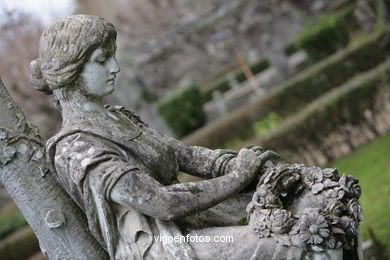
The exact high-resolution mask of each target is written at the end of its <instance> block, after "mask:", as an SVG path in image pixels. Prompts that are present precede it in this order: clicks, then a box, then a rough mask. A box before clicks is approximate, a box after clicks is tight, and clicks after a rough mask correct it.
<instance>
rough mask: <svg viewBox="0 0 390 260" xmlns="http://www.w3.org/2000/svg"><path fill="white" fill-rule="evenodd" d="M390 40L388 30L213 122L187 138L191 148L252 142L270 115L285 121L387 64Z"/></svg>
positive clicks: (357, 44)
mask: <svg viewBox="0 0 390 260" xmlns="http://www.w3.org/2000/svg"><path fill="white" fill-rule="evenodd" d="M386 37H390V31H389V29H385V30H383V31H381V32H378V33H376V34H374V35H371V36H370V37H367V38H365V39H364V40H363V41H360V42H359V43H356V44H354V45H353V46H351V47H349V48H348V49H346V50H344V51H342V52H339V53H337V54H335V55H333V56H331V57H329V58H328V59H326V60H323V61H321V62H320V63H318V64H316V65H314V66H312V67H311V68H309V69H307V70H306V71H304V72H303V73H301V74H299V75H297V76H295V77H293V78H291V79H290V80H289V81H287V82H285V83H283V84H282V85H281V86H278V87H275V89H273V90H272V91H270V93H268V94H267V95H266V96H263V97H260V98H259V99H258V100H257V101H256V102H255V103H252V104H248V105H247V106H244V107H242V108H240V109H239V110H237V111H234V112H233V113H231V114H229V116H228V117H225V118H222V119H220V120H217V121H216V122H213V123H211V124H209V125H207V127H205V128H204V129H201V130H199V131H197V132H196V133H194V134H193V135H191V136H189V137H188V138H186V142H188V143H189V144H196V145H203V146H209V147H214V148H217V147H223V146H224V144H225V143H227V142H229V141H230V140H232V139H235V138H237V137H240V138H246V139H247V138H251V136H253V134H254V133H253V129H252V125H253V124H254V122H256V121H258V120H262V118H263V117H264V116H266V115H267V114H268V113H269V112H275V113H276V114H277V115H278V117H279V118H280V119H281V120H283V118H285V117H287V116H288V115H290V114H292V113H295V112H296V111H298V110H299V109H301V108H303V107H304V106H305V105H307V104H308V103H310V102H311V101H312V100H314V99H316V98H318V97H319V96H321V95H322V94H324V93H326V92H328V91H330V90H331V89H333V88H336V87H338V86H340V85H342V84H343V83H345V82H346V81H347V80H348V79H350V78H351V77H353V76H356V75H357V74H359V73H361V72H364V71H367V70H370V69H372V68H374V67H375V66H377V65H378V64H379V63H381V62H383V61H384V60H385V59H386V57H387V56H388V55H389V54H390V46H388V45H386V44H384V43H385V41H384V39H385V38H386Z"/></svg>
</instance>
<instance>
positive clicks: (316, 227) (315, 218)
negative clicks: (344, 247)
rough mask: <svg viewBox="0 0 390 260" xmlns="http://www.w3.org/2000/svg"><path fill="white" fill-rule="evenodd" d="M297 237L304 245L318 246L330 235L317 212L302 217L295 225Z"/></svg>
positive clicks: (326, 225) (324, 221) (323, 220)
mask: <svg viewBox="0 0 390 260" xmlns="http://www.w3.org/2000/svg"><path fill="white" fill-rule="evenodd" d="M297 231H298V234H297V237H298V238H299V239H300V240H301V242H303V243H304V244H309V245H318V244H321V243H322V242H323V241H324V238H327V237H328V236H329V234H330V232H329V229H328V224H327V223H326V220H325V218H324V217H323V216H321V215H320V214H319V213H318V212H312V213H310V214H307V215H303V216H302V217H301V218H300V219H299V221H298V224H297Z"/></svg>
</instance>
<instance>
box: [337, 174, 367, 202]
mask: <svg viewBox="0 0 390 260" xmlns="http://www.w3.org/2000/svg"><path fill="white" fill-rule="evenodd" d="M358 183H359V180H358V179H356V178H355V177H353V176H351V175H343V176H342V177H341V178H340V180H339V184H340V186H341V187H342V188H343V189H344V190H345V191H346V193H347V194H348V195H349V196H350V197H352V198H357V199H358V198H360V195H361V193H362V190H361V188H360V186H359V185H358Z"/></svg>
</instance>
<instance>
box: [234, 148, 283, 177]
mask: <svg viewBox="0 0 390 260" xmlns="http://www.w3.org/2000/svg"><path fill="white" fill-rule="evenodd" d="M254 148H258V146H257V147H254ZM277 158H279V155H278V154H277V153H275V152H273V151H265V152H263V151H262V149H253V148H251V149H247V148H243V149H241V150H240V152H239V153H238V155H237V157H236V158H235V159H234V166H233V169H232V172H231V174H232V175H233V176H234V177H236V178H239V179H242V180H244V181H250V180H253V178H254V177H256V176H257V174H258V173H259V172H260V169H261V168H262V167H263V165H264V163H265V162H266V161H268V160H271V159H277Z"/></svg>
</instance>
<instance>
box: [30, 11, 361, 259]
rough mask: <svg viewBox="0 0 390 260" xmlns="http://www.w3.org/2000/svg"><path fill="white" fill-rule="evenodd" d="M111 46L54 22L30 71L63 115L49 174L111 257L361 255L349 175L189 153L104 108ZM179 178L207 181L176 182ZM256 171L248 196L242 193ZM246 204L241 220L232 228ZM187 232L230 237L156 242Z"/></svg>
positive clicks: (78, 27) (252, 155)
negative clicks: (222, 240) (220, 240)
mask: <svg viewBox="0 0 390 260" xmlns="http://www.w3.org/2000/svg"><path fill="white" fill-rule="evenodd" d="M115 40H116V31H115V29H114V27H113V25H112V24H111V23H109V22H106V21H105V20H103V19H102V18H100V17H96V16H89V15H74V16H69V17H66V18H62V19H59V20H57V21H55V22H54V23H53V24H51V25H50V26H48V28H47V29H46V30H45V31H44V32H43V34H42V37H41V40H40V44H39V58H38V59H36V60H34V61H32V62H31V65H30V70H31V81H32V84H33V86H34V88H36V89H37V90H39V91H42V92H44V93H46V94H53V96H54V100H55V103H56V105H57V107H58V108H59V109H60V111H61V113H62V118H63V123H62V129H61V131H60V132H59V133H57V134H56V135H55V136H54V137H52V138H51V139H49V140H48V142H47V145H46V155H47V158H48V164H49V167H50V168H51V171H52V173H53V174H54V176H55V178H56V180H57V181H58V182H59V183H60V185H61V186H62V187H63V188H64V189H65V190H66V191H67V193H68V194H69V195H70V197H71V198H72V199H73V200H74V201H75V202H76V204H77V205H78V206H79V207H80V208H81V209H82V210H83V212H84V213H85V215H86V217H87V220H88V226H89V229H90V231H91V233H92V235H93V237H94V238H95V239H96V240H97V241H98V242H99V244H100V245H101V246H102V247H103V248H104V249H105V250H106V251H107V252H108V254H109V256H110V258H111V259H342V258H343V257H346V254H347V255H348V254H350V255H351V259H357V258H358V250H357V248H358V239H357V238H358V236H357V235H358V223H359V221H360V219H361V208H360V205H359V203H358V201H357V199H358V198H359V196H360V187H359V186H358V185H357V180H356V179H354V178H353V177H351V176H346V175H345V176H342V177H340V176H339V175H338V174H337V171H335V170H333V169H324V170H322V169H320V168H318V167H306V166H304V165H299V164H297V165H284V164H279V165H276V166H275V165H273V164H272V162H271V161H270V160H271V159H276V158H277V157H278V155H277V154H276V153H274V152H272V151H263V149H261V148H260V147H258V146H255V147H252V148H248V149H247V148H244V149H241V150H240V151H239V152H238V153H237V152H235V151H232V150H223V149H218V150H210V149H208V148H204V147H197V146H188V145H185V144H184V143H182V142H180V141H178V140H175V139H173V138H170V137H167V136H164V135H162V134H160V133H158V132H156V131H154V130H153V129H151V128H149V127H148V125H147V124H145V123H144V122H143V121H142V120H141V119H140V118H139V117H138V116H137V115H136V114H134V113H132V112H130V111H128V110H126V109H125V108H123V107H116V106H107V105H106V106H105V105H103V103H102V97H104V96H106V95H109V94H110V93H112V92H113V91H114V84H115V78H116V74H117V73H118V72H119V70H120V69H119V66H118V63H117V61H116V57H115V51H116V43H115ZM179 112H180V111H178V113H179ZM179 171H183V172H186V173H189V174H191V175H195V176H199V177H202V178H204V179H206V180H203V181H198V182H188V183H178V181H177V175H178V173H179ZM258 176H261V178H260V181H259V184H258V186H257V188H256V192H255V193H254V195H253V198H252V201H250V197H248V196H247V195H246V194H245V193H240V194H239V192H240V191H242V190H243V189H244V188H245V187H246V186H248V184H250V183H251V182H253V181H255V180H256V178H257V177H258ZM248 198H249V199H248ZM248 203H249V204H248ZM247 205H248V206H247ZM246 206H247V213H248V221H249V225H239V220H240V219H241V218H242V217H243V216H245V210H243V209H245V208H246ZM224 209H225V211H226V212H225V213H224V212H223V211H224ZM237 217H238V218H237ZM189 235H191V236H192V235H193V236H195V235H197V236H210V237H212V236H222V235H230V236H232V237H233V238H234V242H233V243H202V242H193V241H188V240H182V239H180V240H176V239H175V240H171V241H169V242H164V243H163V242H161V241H159V240H158V239H156V238H157V237H158V236H171V237H175V236H178V237H180V236H181V237H188V236H189ZM343 254H344V256H343Z"/></svg>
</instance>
